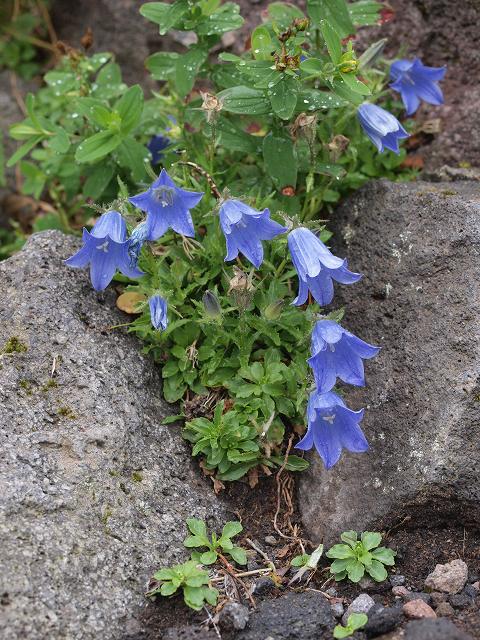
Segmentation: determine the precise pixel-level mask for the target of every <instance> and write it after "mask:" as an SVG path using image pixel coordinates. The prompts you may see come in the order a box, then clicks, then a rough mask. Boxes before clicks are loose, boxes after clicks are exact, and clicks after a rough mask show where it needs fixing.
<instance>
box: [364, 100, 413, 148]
mask: <svg viewBox="0 0 480 640" xmlns="http://www.w3.org/2000/svg"><path fill="white" fill-rule="evenodd" d="M357 117H358V119H359V121H360V124H361V125H362V128H363V130H364V131H365V133H366V134H367V136H368V137H369V138H370V140H371V141H372V142H373V144H374V145H375V146H376V147H377V149H378V150H379V151H380V153H382V152H383V151H384V148H386V149H390V150H391V151H393V152H394V153H399V152H400V149H399V148H398V141H399V140H401V139H402V138H408V133H407V132H406V131H405V129H404V128H403V127H402V125H401V124H400V122H399V121H398V120H397V119H396V118H395V116H393V115H392V114H391V113H389V112H388V111H385V109H382V107H378V106H377V105H376V104H370V103H369V102H364V103H363V104H361V105H360V106H359V107H358V110H357Z"/></svg>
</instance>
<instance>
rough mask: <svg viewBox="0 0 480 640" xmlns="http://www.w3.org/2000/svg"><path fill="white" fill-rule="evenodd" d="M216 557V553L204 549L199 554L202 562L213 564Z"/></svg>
mask: <svg viewBox="0 0 480 640" xmlns="http://www.w3.org/2000/svg"><path fill="white" fill-rule="evenodd" d="M217 558H218V555H217V554H216V552H215V551H205V553H202V555H201V556H200V562H201V563H202V564H213V563H214V562H216V561H217Z"/></svg>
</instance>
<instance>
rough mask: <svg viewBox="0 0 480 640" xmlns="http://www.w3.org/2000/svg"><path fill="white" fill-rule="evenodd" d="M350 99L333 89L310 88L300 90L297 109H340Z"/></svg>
mask: <svg viewBox="0 0 480 640" xmlns="http://www.w3.org/2000/svg"><path fill="white" fill-rule="evenodd" d="M347 104H348V101H347V100H345V99H343V98H341V97H339V96H337V95H335V94H334V93H332V92H331V91H319V90H318V89H310V90H308V91H302V92H300V94H299V96H298V99H297V108H296V110H297V111H318V110H319V109H338V108H339V107H345V106H346V105H347Z"/></svg>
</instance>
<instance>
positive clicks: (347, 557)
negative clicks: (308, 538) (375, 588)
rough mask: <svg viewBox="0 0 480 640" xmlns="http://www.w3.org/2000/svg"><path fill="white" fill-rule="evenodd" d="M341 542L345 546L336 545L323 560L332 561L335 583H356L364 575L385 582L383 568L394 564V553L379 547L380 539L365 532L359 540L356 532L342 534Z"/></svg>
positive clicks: (377, 535) (373, 534)
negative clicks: (349, 581)
mask: <svg viewBox="0 0 480 640" xmlns="http://www.w3.org/2000/svg"><path fill="white" fill-rule="evenodd" d="M340 538H341V539H342V540H343V542H345V543H346V544H336V545H334V546H333V547H331V548H330V549H329V550H328V551H327V553H326V556H327V557H328V558H334V559H335V560H334V562H333V563H332V565H331V567H330V573H331V574H333V575H334V577H335V580H337V581H339V580H343V579H344V578H346V577H348V579H349V580H351V582H359V581H360V580H361V579H362V578H363V576H364V574H365V572H367V573H368V574H369V575H370V576H371V577H372V578H373V579H374V580H375V581H376V582H383V581H384V580H386V579H387V576H388V574H387V570H386V569H385V566H384V565H387V566H393V565H394V564H395V555H396V554H395V551H393V550H392V549H388V548H387V547H380V546H379V545H380V543H381V541H382V536H381V534H380V533H377V532H373V531H364V532H363V533H362V534H361V537H360V540H359V539H358V533H357V532H356V531H345V532H344V533H342V535H341V536H340Z"/></svg>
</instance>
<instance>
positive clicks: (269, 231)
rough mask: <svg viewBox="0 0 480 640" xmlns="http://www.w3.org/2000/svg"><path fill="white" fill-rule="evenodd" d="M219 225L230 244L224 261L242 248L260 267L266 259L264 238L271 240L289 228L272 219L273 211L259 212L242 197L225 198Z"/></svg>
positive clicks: (232, 258) (244, 253)
mask: <svg viewBox="0 0 480 640" xmlns="http://www.w3.org/2000/svg"><path fill="white" fill-rule="evenodd" d="M220 226H221V227H222V231H223V234H224V236H225V241H226V243H227V255H226V256H225V262H227V261H229V260H234V259H235V258H236V257H237V256H238V252H239V251H240V252H241V253H243V255H244V256H245V257H246V258H247V260H250V262H251V263H252V264H253V265H254V266H255V267H256V268H257V269H258V268H259V266H260V265H261V264H262V262H263V245H262V240H272V239H273V238H275V236H278V235H279V234H280V233H284V232H285V231H286V230H287V229H286V227H282V225H281V224H278V222H274V221H273V220H270V211H269V210H268V209H264V210H263V211H257V210H256V209H253V208H252V207H249V206H248V204H245V203H244V202H242V201H241V200H226V201H225V202H224V203H223V204H222V206H221V207H220Z"/></svg>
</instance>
